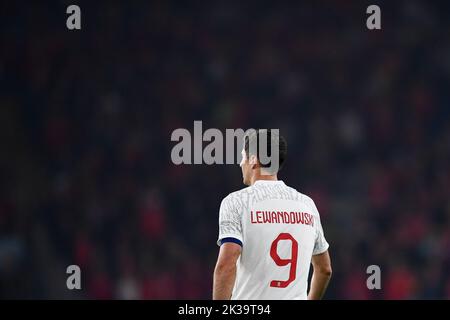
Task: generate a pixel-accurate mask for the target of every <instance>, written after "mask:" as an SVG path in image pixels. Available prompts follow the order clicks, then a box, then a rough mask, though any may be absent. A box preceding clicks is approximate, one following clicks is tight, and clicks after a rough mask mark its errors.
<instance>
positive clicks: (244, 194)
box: [220, 187, 251, 207]
mask: <svg viewBox="0 0 450 320" xmlns="http://www.w3.org/2000/svg"><path fill="white" fill-rule="evenodd" d="M250 192H251V187H246V188H243V189H240V190H237V191H234V192H231V193H230V194H228V195H227V196H226V197H225V198H223V200H222V202H221V204H220V206H221V207H242V206H244V204H245V203H247V200H248V196H249V194H250Z"/></svg>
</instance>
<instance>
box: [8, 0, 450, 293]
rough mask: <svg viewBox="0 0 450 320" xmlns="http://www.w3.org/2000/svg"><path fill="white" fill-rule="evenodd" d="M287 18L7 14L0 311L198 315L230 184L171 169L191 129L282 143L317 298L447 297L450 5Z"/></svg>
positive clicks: (233, 169) (215, 173)
mask: <svg viewBox="0 0 450 320" xmlns="http://www.w3.org/2000/svg"><path fill="white" fill-rule="evenodd" d="M297 2H298V3H294V2H292V3H278V2H274V3H271V4H269V3H263V2H262V1H249V2H247V1H246V2H245V3H244V1H241V2H232V1H205V2H193V3H192V4H186V3H185V4H183V3H181V2H169V1H120V2H119V1H75V2H71V1H52V2H51V1H47V2H45V1H33V2H31V1H29V2H23V1H3V2H1V4H0V26H1V27H0V35H1V38H0V39H1V47H0V144H1V157H0V297H1V298H11V299H17V298H25V299H30V298H38V299H58V298H61V299H72V298H88V299H209V298H210V297H211V289H212V272H213V268H214V264H215V260H216V257H217V253H218V247H217V246H216V244H215V242H216V239H217V233H218V226H217V222H218V208H219V204H220V201H221V200H222V198H223V197H225V196H226V195H227V194H228V193H230V192H232V191H235V190H237V189H240V188H241V187H243V186H242V179H241V173H240V169H239V167H238V166H237V165H212V166H207V165H195V166H194V165H180V166H176V165H174V164H173V163H172V162H171V159H170V152H171V149H172V147H173V146H174V145H175V143H174V142H171V141H170V135H171V133H172V131H173V130H175V129H176V128H187V129H188V130H190V131H191V132H192V130H193V121H194V120H201V121H203V127H204V130H206V129H207V128H218V129H220V130H223V132H224V130H225V129H226V128H231V129H234V128H243V129H247V128H279V129H280V131H281V134H282V135H284V136H285V137H286V138H287V140H288V144H289V151H288V153H289V154H288V160H287V163H286V165H285V168H284V169H283V170H282V172H281V173H280V176H279V178H280V179H282V180H284V181H285V182H286V183H287V184H288V185H291V186H293V187H294V188H297V189H298V190H299V191H301V192H303V193H306V194H308V195H310V196H311V197H312V198H313V199H314V200H315V202H316V204H317V206H318V209H319V211H320V213H321V217H322V223H323V226H324V230H325V235H326V237H327V240H328V241H329V243H330V254H331V257H332V262H333V271H334V273H333V278H332V281H331V284H330V287H329V290H328V292H327V293H326V296H325V298H327V299H449V298H450V276H449V272H448V270H450V249H449V248H450V229H449V218H450V200H449V190H450V94H449V80H450V19H449V15H450V5H448V4H447V3H446V2H444V1H442V2H438V1H415V0H413V1H388V2H379V1H378V2H373V3H369V2H365V1H337V0H336V1H331V0H330V1H297ZM70 4H77V5H79V6H80V7H81V17H82V29H81V30H80V31H69V30H67V28H66V18H67V17H68V15H67V14H66V7H67V6H68V5H70ZM369 4H378V5H380V7H381V10H382V30H379V31H369V30H368V29H367V28H366V18H367V17H368V15H367V14H366V8H367V6H368V5H369ZM71 264H77V265H79V266H80V267H81V271H82V290H80V291H69V290H67V288H66V277H67V275H66V273H65V271H66V268H67V266H69V265H71ZM371 264H376V265H379V266H380V268H381V272H382V289H381V290H374V291H370V290H368V289H367V287H366V278H367V274H366V268H367V266H369V265H371Z"/></svg>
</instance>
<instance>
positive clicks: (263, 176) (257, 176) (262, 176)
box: [251, 173, 278, 185]
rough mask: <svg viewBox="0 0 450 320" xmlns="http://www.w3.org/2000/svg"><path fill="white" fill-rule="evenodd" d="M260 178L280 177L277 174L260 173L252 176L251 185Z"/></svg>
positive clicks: (272, 178)
mask: <svg viewBox="0 0 450 320" xmlns="http://www.w3.org/2000/svg"><path fill="white" fill-rule="evenodd" d="M258 180H266V181H278V177H277V175H276V174H272V175H267V174H259V173H258V174H256V175H254V176H253V177H252V178H251V185H253V184H254V183H255V182H256V181H258Z"/></svg>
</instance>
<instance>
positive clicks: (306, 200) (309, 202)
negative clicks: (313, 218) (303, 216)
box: [288, 187, 319, 215]
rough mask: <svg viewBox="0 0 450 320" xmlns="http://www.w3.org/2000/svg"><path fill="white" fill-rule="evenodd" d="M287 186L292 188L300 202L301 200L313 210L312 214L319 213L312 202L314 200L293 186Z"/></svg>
mask: <svg viewBox="0 0 450 320" xmlns="http://www.w3.org/2000/svg"><path fill="white" fill-rule="evenodd" d="M288 188H290V189H292V190H294V191H295V192H296V193H297V196H298V200H299V201H300V202H303V203H304V204H306V205H307V206H309V207H310V208H311V210H312V211H313V214H314V215H319V211H318V210H317V207H316V203H315V202H314V200H313V199H312V198H311V197H310V196H308V195H306V194H304V193H302V192H300V191H298V190H297V189H295V188H292V187H288Z"/></svg>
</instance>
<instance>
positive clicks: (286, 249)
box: [217, 180, 328, 300]
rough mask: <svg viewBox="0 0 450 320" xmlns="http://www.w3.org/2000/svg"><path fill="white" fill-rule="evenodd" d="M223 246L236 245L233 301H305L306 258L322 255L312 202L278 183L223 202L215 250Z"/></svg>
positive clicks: (320, 233)
mask: <svg viewBox="0 0 450 320" xmlns="http://www.w3.org/2000/svg"><path fill="white" fill-rule="evenodd" d="M225 242H236V243H239V244H241V245H242V253H241V256H240V257H239V259H238V261H237V274H236V282H235V285H234V289H233V293H232V297H231V298H232V299H233V300H241V299H243V300H256V299H262V300H281V299H283V300H293V299H306V298H307V288H308V274H309V268H310V265H311V257H312V255H316V254H320V253H323V252H325V251H326V250H327V249H328V243H327V241H326V240H325V237H324V234H323V229H322V226H321V223H320V216H319V212H318V211H317V208H316V206H315V204H314V201H313V200H312V199H311V198H309V197H308V196H306V195H304V194H302V193H300V192H298V191H297V190H295V189H293V188H291V187H288V186H286V185H285V184H284V182H283V181H280V180H278V181H268V180H258V181H256V182H255V183H254V184H253V185H252V186H250V187H248V188H245V189H242V190H239V191H236V192H233V193H231V194H229V195H228V196H227V197H225V198H224V199H223V201H222V203H221V205H220V211H219V239H218V241H217V244H218V245H221V244H222V243H225Z"/></svg>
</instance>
